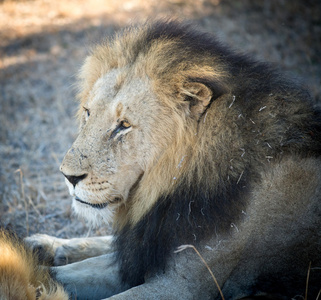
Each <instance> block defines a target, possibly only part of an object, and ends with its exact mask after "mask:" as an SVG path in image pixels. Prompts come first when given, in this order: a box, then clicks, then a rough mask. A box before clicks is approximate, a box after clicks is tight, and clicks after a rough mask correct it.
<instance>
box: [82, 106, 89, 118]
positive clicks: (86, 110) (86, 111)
mask: <svg viewBox="0 0 321 300" xmlns="http://www.w3.org/2000/svg"><path fill="white" fill-rule="evenodd" d="M83 109H84V111H85V120H86V121H87V120H88V118H89V116H90V111H89V109H88V108H86V107H84V106H83Z"/></svg>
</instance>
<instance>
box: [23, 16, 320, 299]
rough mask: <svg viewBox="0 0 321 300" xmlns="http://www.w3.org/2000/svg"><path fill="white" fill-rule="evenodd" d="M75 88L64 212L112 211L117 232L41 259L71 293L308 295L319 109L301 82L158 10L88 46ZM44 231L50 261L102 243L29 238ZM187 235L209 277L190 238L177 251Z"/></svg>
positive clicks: (316, 250) (314, 275) (103, 216)
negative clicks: (158, 16) (155, 18)
mask: <svg viewBox="0 0 321 300" xmlns="http://www.w3.org/2000/svg"><path fill="white" fill-rule="evenodd" d="M79 99H80V108H79V113H78V116H79V119H80V124H81V125H80V132H79V136H78V137H77V139H76V141H75V142H74V144H73V145H72V147H71V148H70V150H69V151H68V153H67V154H66V156H65V158H64V160H63V162H62V165H61V171H62V172H63V174H64V175H65V177H66V183H67V185H68V187H69V191H70V194H71V195H72V197H73V208H74V210H75V211H76V213H77V214H78V215H80V216H83V217H85V218H87V219H88V220H89V221H90V222H92V223H94V224H96V225H99V224H102V222H104V221H107V222H109V221H111V220H112V223H113V228H114V232H115V233H114V237H113V241H112V242H111V244H110V243H109V242H110V238H109V239H108V240H107V246H108V247H106V248H109V247H111V248H109V249H103V251H106V253H107V254H105V255H102V256H99V257H94V258H90V259H86V260H83V261H80V262H75V263H72V264H68V265H65V266H60V267H55V268H53V271H54V273H55V278H56V279H57V280H58V281H59V282H61V283H63V284H64V286H65V288H66V290H67V291H68V292H69V293H71V294H73V295H77V297H78V298H77V299H99V298H103V297H109V296H112V295H115V294H118V295H115V296H113V297H112V299H220V297H221V295H220V292H219V289H218V287H220V288H221V290H222V293H223V295H224V297H225V299H238V298H242V297H245V296H255V295H265V294H267V293H269V294H272V295H275V297H284V298H291V297H296V296H297V295H305V294H306V295H307V297H308V299H316V298H317V295H318V292H319V290H320V288H321V270H320V268H321V251H320V243H321V231H320V226H321V221H320V217H321V201H320V200H321V196H320V195H321V193H320V188H321V160H320V154H321V113H320V111H319V110H318V109H317V108H315V107H314V104H313V102H312V100H311V97H310V96H309V93H308V92H307V91H306V90H305V89H304V88H303V87H301V86H300V85H297V84H295V83H293V82H292V81H290V80H288V79H285V78H284V77H283V76H281V75H280V74H279V72H278V71H276V70H274V69H273V68H272V67H271V66H269V65H268V64H265V63H260V62H256V61H254V60H252V59H250V58H249V57H247V56H245V55H239V54H236V53H235V52H233V51H231V50H229V49H228V48H226V47H225V46H223V45H221V44H220V43H219V42H218V41H217V40H216V39H215V38H214V37H212V36H210V35H209V34H206V33H202V32H199V31H197V30H196V29H195V28H193V27H192V26H191V25H186V24H180V23H178V22H176V21H165V22H163V21H159V22H155V23H150V24H147V25H145V26H143V27H141V28H138V29H137V28H132V29H129V30H127V31H125V32H124V33H123V34H122V35H119V36H117V37H116V38H115V39H114V40H111V41H106V42H104V43H102V44H101V45H98V46H97V47H96V48H95V49H94V50H93V51H92V53H91V55H90V56H89V57H87V59H86V61H85V64H84V66H83V67H82V69H81V72H80V94H79ZM39 241H40V242H39ZM51 241H53V242H54V243H55V245H56V244H57V245H58V246H59V245H61V243H63V244H64V245H63V246H61V247H56V246H54V249H53V250H52V251H53V252H54V251H56V252H55V254H54V255H56V258H57V259H58V261H60V258H61V256H62V257H63V258H64V259H65V260H66V259H67V260H68V261H72V262H73V261H76V260H79V259H83V258H85V257H88V256H95V255H96V253H99V254H101V249H98V250H97V251H99V252H95V250H94V249H91V250H90V252H89V253H87V252H86V246H84V247H80V246H81V243H82V242H86V241H83V240H80V241H79V240H78V241H76V242H75V244H73V243H74V242H70V243H69V242H68V241H59V240H58V241H57V242H55V241H54V240H53V239H52V238H50V237H46V236H36V237H34V238H30V239H29V240H28V242H29V243H31V244H33V246H34V247H36V246H37V245H38V246H39V245H42V246H45V247H46V245H48V244H50V243H51ZM89 243H90V242H89ZM185 244H192V245H194V246H195V247H196V248H197V250H199V252H200V253H201V255H202V257H203V258H204V260H205V261H206V262H207V264H208V266H209V267H210V269H211V270H212V271H213V273H214V275H215V277H216V279H217V282H218V284H217V285H216V284H215V283H214V280H213V279H212V277H211V274H210V273H209V272H208V270H207V268H206V265H205V264H204V263H203V262H202V261H201V260H200V258H199V257H198V256H197V254H196V253H195V251H194V250H193V249H187V250H184V251H181V252H179V253H175V250H177V248H178V247H179V246H181V245H185ZM77 245H78V246H79V247H78V246H77ZM110 245H111V246H110ZM80 248H82V249H84V252H85V254H84V256H82V257H80V256H79V253H80V252H81V249H80ZM113 251H114V252H113ZM64 255H65V257H64ZM75 257H80V258H78V259H75ZM309 266H310V267H309ZM308 274H309V275H308ZM297 297H298V296H297Z"/></svg>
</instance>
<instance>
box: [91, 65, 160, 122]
mask: <svg viewBox="0 0 321 300" xmlns="http://www.w3.org/2000/svg"><path fill="white" fill-rule="evenodd" d="M88 102H89V105H90V106H92V107H94V106H98V107H100V108H102V109H103V111H104V112H106V111H107V112H108V113H109V114H111V115H115V116H116V115H119V114H120V113H119V110H120V108H121V111H123V110H124V111H127V112H129V113H133V112H136V114H141V113H142V109H143V110H145V109H147V108H146V107H149V110H152V108H153V107H155V104H156V103H155V102H158V101H157V98H156V97H155V95H154V94H153V91H152V90H151V85H150V82H149V80H148V79H147V78H142V77H137V76H136V77H135V76H132V72H130V70H128V69H124V68H123V69H113V70H110V71H109V72H108V73H106V74H104V75H102V76H101V77H100V78H99V79H98V80H97V81H96V83H95V84H94V86H93V88H92V90H91V93H90V97H89V101H88ZM149 104H150V105H149Z"/></svg>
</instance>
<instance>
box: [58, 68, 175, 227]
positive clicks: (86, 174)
mask: <svg viewBox="0 0 321 300" xmlns="http://www.w3.org/2000/svg"><path fill="white" fill-rule="evenodd" d="M120 74H121V71H119V70H112V71H111V72H109V73H107V74H105V75H104V76H102V77H101V78H100V79H98V80H97V82H96V83H95V85H94V86H93V88H92V90H91V92H90V94H89V96H88V99H86V101H85V102H84V103H82V108H81V109H82V110H83V112H82V113H81V128H80V133H79V135H78V137H77V139H76V140H75V142H74V143H73V145H72V147H71V148H70V149H69V151H68V152H67V154H66V155H65V157H64V159H63V162H62V164H61V167H60V169H61V171H62V173H63V174H64V175H65V176H66V183H67V186H68V188H69V192H70V194H71V196H72V197H73V209H74V211H75V212H76V214H77V215H79V216H81V217H84V218H85V219H87V220H88V221H89V222H90V223H92V224H93V225H99V224H100V223H101V222H102V221H104V222H106V221H107V222H110V221H112V216H113V213H114V212H115V211H117V210H118V209H119V208H120V207H122V206H124V205H127V201H128V198H130V197H129V195H130V194H131V193H132V192H133V190H134V187H136V186H137V185H138V183H139V181H140V179H141V178H142V177H143V174H144V173H145V171H146V169H148V168H150V165H151V164H152V163H153V161H155V159H156V158H157V157H159V155H160V154H161V153H162V152H163V151H164V149H165V148H166V143H168V138H169V137H168V136H167V137H166V139H167V141H165V140H164V141H162V140H159V139H156V138H155V136H159V134H156V133H155V132H153V128H154V129H155V130H162V128H160V127H159V124H157V118H155V116H153V114H156V115H157V114H158V113H160V114H162V112H161V111H162V107H161V106H160V105H159V103H158V102H157V99H155V96H154V95H153V94H152V93H151V92H149V88H148V87H147V86H148V84H147V83H145V82H144V80H142V79H132V80H129V83H127V84H126V83H123V85H122V87H119V86H118V87H116V86H117V84H119V83H118V82H119V77H120V76H121V75H120ZM146 103H148V104H146ZM155 122H156V123H155ZM156 161H157V159H156ZM72 178H73V179H72ZM80 178H81V180H79V179H80ZM75 180H76V181H75Z"/></svg>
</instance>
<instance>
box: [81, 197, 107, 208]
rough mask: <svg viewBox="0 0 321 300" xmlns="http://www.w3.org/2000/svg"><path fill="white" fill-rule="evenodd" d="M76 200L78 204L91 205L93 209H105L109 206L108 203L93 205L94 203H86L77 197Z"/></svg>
mask: <svg viewBox="0 0 321 300" xmlns="http://www.w3.org/2000/svg"><path fill="white" fill-rule="evenodd" d="M75 200H77V201H78V202H80V203H82V204H86V205H89V206H91V207H93V208H98V209H102V208H105V207H106V206H107V205H108V202H105V203H96V204H93V203H89V202H86V201H83V200H81V199H79V198H78V197H75Z"/></svg>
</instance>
